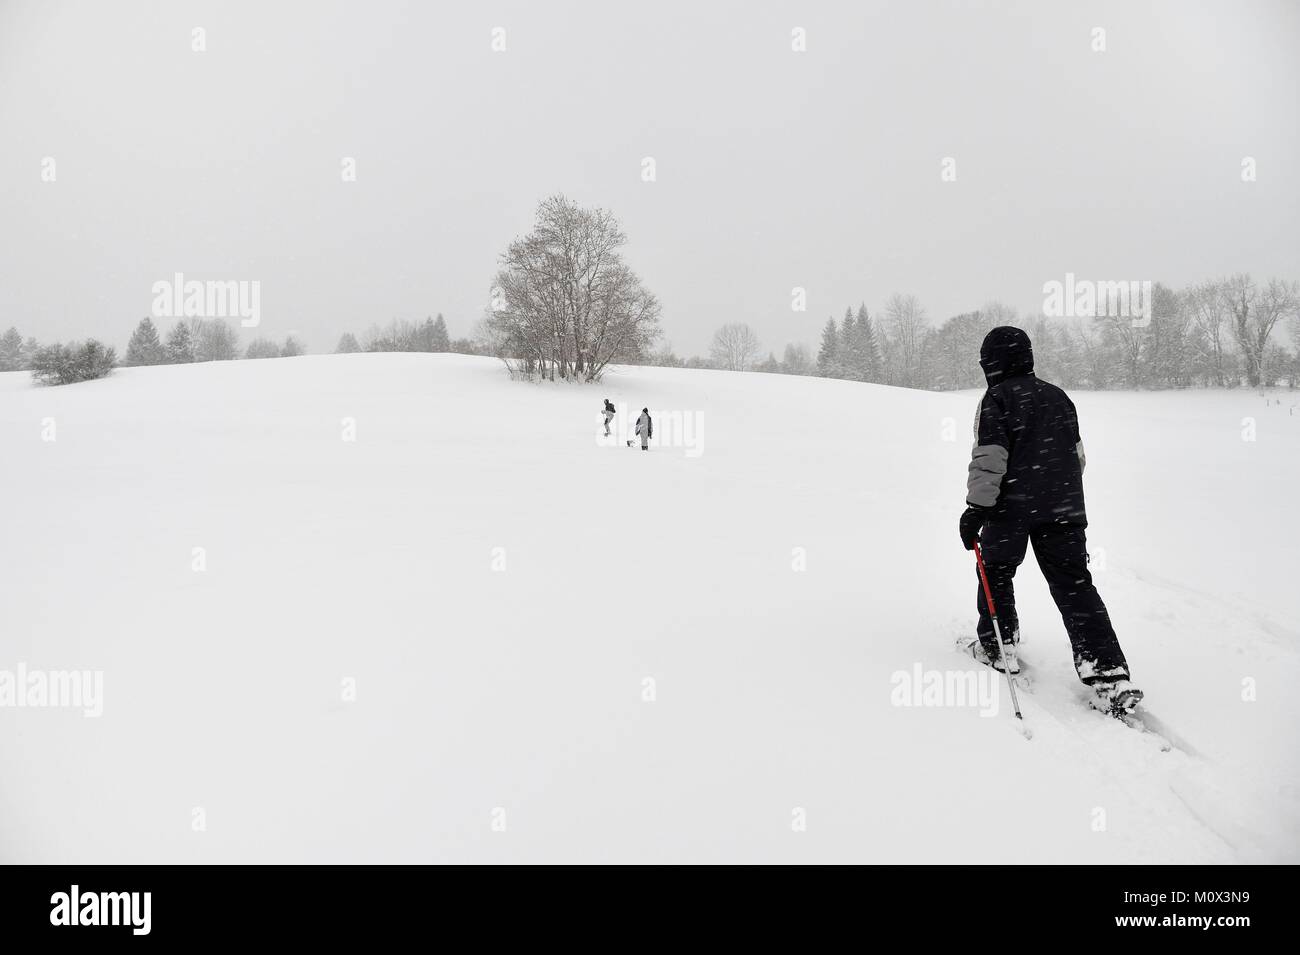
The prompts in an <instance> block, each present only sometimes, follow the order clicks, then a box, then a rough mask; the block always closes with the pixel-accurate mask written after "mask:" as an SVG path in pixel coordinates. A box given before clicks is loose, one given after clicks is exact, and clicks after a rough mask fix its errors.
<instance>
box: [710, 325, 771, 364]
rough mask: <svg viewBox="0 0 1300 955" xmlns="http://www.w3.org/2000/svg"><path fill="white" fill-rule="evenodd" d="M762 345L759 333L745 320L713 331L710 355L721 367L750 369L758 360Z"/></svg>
mask: <svg viewBox="0 0 1300 955" xmlns="http://www.w3.org/2000/svg"><path fill="white" fill-rule="evenodd" d="M761 351H762V346H761V345H759V342H758V335H756V334H755V333H754V330H753V329H752V328H750V327H749V326H748V325H746V324H745V323H744V322H733V323H731V324H730V325H723V326H722V327H721V328H719V329H718V330H717V331H716V332H714V333H713V344H712V345H711V346H710V348H709V356H710V357H711V358H712V359H713V360H714V362H716V363H717V365H718V367H719V368H725V369H726V370H728V371H748V370H749V369H750V368H752V367H753V365H754V363H755V361H757V359H758V356H759V353H760V352H761Z"/></svg>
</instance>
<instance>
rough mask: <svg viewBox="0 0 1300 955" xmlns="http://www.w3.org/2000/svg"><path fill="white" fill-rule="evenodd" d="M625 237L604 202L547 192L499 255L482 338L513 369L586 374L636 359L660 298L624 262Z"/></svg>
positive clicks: (654, 332)
mask: <svg viewBox="0 0 1300 955" xmlns="http://www.w3.org/2000/svg"><path fill="white" fill-rule="evenodd" d="M626 242H627V237H626V236H625V235H624V233H623V230H622V228H621V227H620V226H619V223H618V220H616V219H615V218H614V216H613V215H612V214H611V213H609V212H607V211H606V210H604V209H584V208H582V207H580V206H578V205H577V204H576V203H574V202H572V201H570V200H569V199H567V198H565V197H564V196H560V195H557V196H552V197H550V198H549V199H546V200H544V201H543V202H542V203H541V205H539V206H538V209H537V220H536V223H535V225H534V226H533V231H532V232H530V233H529V234H528V235H526V236H524V237H523V238H521V239H516V240H515V241H514V242H512V243H510V246H509V248H507V249H506V251H505V252H504V253H503V254H502V256H501V262H500V264H501V268H500V270H499V271H498V273H497V276H496V283H495V286H494V288H493V293H492V306H491V309H490V311H489V314H488V325H489V329H488V332H487V336H486V337H487V338H488V339H490V340H491V342H492V344H493V347H494V349H495V350H496V353H497V354H498V355H499V356H500V357H501V358H502V359H504V360H505V361H506V363H507V365H510V366H511V367H512V370H515V371H519V372H522V373H524V374H526V375H529V376H532V375H533V374H541V375H543V376H546V377H549V378H550V379H551V380H554V379H555V377H556V375H558V376H559V377H561V378H574V379H581V380H584V381H592V380H594V379H595V378H597V377H598V376H599V375H600V373H601V372H602V371H603V370H604V368H605V366H606V365H608V364H609V363H610V362H611V361H616V360H618V359H626V360H632V359H637V358H640V357H641V356H642V355H643V354H644V353H645V352H646V350H647V349H648V347H649V346H650V345H651V344H652V343H653V341H654V340H655V338H656V337H657V336H658V334H659V310H660V309H659V301H658V299H656V298H655V296H654V295H652V294H651V293H650V292H649V291H648V290H647V289H646V288H645V287H644V286H643V285H642V284H641V280H640V279H639V278H638V277H637V275H636V273H635V272H633V271H632V269H630V268H629V267H628V266H627V265H626V263H624V262H623V259H622V256H621V255H620V253H619V249H620V248H621V247H622V246H623V245H624V244H625V243H626Z"/></svg>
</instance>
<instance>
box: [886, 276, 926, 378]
mask: <svg viewBox="0 0 1300 955" xmlns="http://www.w3.org/2000/svg"><path fill="white" fill-rule="evenodd" d="M884 326H885V337H886V340H887V341H888V344H889V353H890V357H891V359H892V361H893V365H894V370H895V375H896V376H897V380H896V381H895V382H893V384H898V385H903V386H904V387H906V388H914V387H918V386H919V385H921V381H920V378H921V358H922V346H923V345H924V342H925V332H926V329H927V328H928V327H929V320H928V318H927V317H926V314H925V309H924V308H922V307H921V303H920V302H919V301H918V300H917V298H916V296H915V295H899V294H898V293H897V292H896V293H894V294H893V295H891V296H890V297H889V301H888V302H886V303H885V321H884Z"/></svg>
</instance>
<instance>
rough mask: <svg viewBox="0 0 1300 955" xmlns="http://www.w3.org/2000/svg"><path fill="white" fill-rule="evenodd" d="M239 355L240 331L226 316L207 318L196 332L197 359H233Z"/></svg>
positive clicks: (195, 354)
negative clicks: (233, 326)
mask: <svg viewBox="0 0 1300 955" xmlns="http://www.w3.org/2000/svg"><path fill="white" fill-rule="evenodd" d="M238 357H239V333H238V332H237V331H235V329H234V328H232V327H231V325H230V323H229V322H227V321H226V320H225V319H224V318H205V319H203V320H202V321H200V322H198V328H197V329H196V330H195V332H194V360H195V361H233V360H234V359H236V358H238Z"/></svg>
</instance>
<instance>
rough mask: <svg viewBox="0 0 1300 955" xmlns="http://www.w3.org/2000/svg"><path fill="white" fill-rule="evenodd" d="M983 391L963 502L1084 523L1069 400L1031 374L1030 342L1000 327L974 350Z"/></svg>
mask: <svg viewBox="0 0 1300 955" xmlns="http://www.w3.org/2000/svg"><path fill="white" fill-rule="evenodd" d="M980 367H981V368H983V369H984V377H985V379H987V381H988V384H989V387H988V390H987V391H986V392H984V397H983V398H981V399H980V406H979V411H978V413H977V414H976V417H975V447H974V450H973V451H972V452H971V463H970V475H969V478H968V479H967V483H966V503H967V504H972V505H975V506H976V507H984V508H992V509H994V510H995V512H997V513H998V514H1002V515H1007V516H1015V517H1018V518H1026V519H1029V520H1032V521H1040V520H1041V521H1064V522H1068V523H1077V524H1086V523H1087V516H1086V514H1085V511H1084V506H1083V464H1084V458H1083V443H1082V442H1081V441H1080V440H1079V417H1078V414H1077V413H1076V412H1075V410H1074V402H1072V401H1071V400H1070V399H1069V396H1067V395H1066V393H1065V392H1064V391H1062V390H1061V389H1060V388H1058V387H1056V386H1055V385H1051V384H1048V383H1047V382H1045V381H1042V380H1041V379H1039V378H1037V377H1035V375H1034V352H1033V347H1032V346H1031V344H1030V341H1029V336H1028V335H1026V334H1025V333H1024V332H1023V331H1021V330H1020V329H1019V328H1013V327H1011V326H1009V325H1004V326H1001V327H999V328H995V329H993V331H991V332H989V333H988V335H987V337H985V339H984V344H983V345H982V346H981V348H980Z"/></svg>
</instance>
